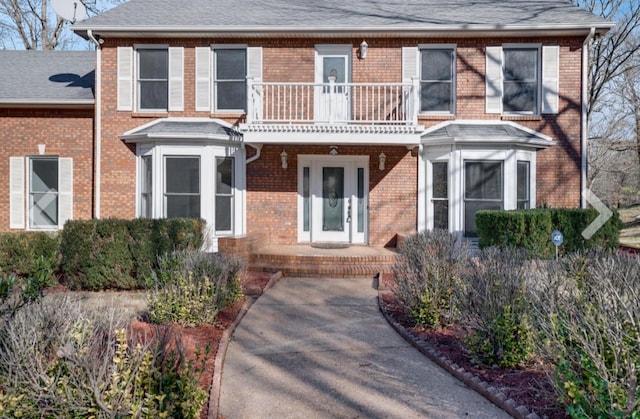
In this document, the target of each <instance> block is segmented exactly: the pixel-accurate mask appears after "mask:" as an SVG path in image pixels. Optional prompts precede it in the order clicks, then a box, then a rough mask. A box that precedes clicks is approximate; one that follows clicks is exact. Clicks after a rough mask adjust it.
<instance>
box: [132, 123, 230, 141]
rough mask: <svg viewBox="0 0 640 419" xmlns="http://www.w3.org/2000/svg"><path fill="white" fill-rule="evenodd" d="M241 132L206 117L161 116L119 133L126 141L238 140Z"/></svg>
mask: <svg viewBox="0 0 640 419" xmlns="http://www.w3.org/2000/svg"><path fill="white" fill-rule="evenodd" d="M241 136H242V135H241V134H240V132H238V131H237V130H236V129H235V128H233V127H232V126H229V125H228V124H226V123H223V122H222V121H219V120H216V119H208V118H161V119H156V120H155V121H153V122H151V123H148V124H145V125H143V126H141V127H138V128H135V129H133V130H131V131H128V132H126V133H125V134H123V135H121V136H120V138H121V139H122V140H124V141H127V142H132V143H135V142H138V141H145V140H155V141H161V140H176V139H183V140H190V141H196V140H220V141H239V140H240V139H241Z"/></svg>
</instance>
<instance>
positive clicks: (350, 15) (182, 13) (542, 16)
mask: <svg viewBox="0 0 640 419" xmlns="http://www.w3.org/2000/svg"><path fill="white" fill-rule="evenodd" d="M612 26H613V24H612V23H610V22H607V21H605V20H603V19H601V18H600V17H597V16H595V15H594V14H592V13H590V12H588V11H586V10H584V9H581V8H579V7H577V6H574V5H573V4H572V3H571V2H570V1H569V0H508V1H498V0H457V1H455V2H445V1H442V0H420V1H417V0H384V1H371V0H349V1H345V0H325V1H323V2H317V1H315V0H270V1H264V0H130V1H129V2H127V3H124V4H122V5H120V6H118V7H115V8H113V9H111V10H108V11H106V12H104V13H102V14H100V15H98V16H95V17H92V18H90V19H89V20H86V21H84V22H78V23H76V24H75V25H73V26H72V29H73V30H74V31H76V32H78V33H80V34H83V35H86V31H87V30H88V29H91V30H92V31H93V32H94V33H96V34H108V33H120V34H127V36H145V35H146V36H148V34H152V33H164V34H172V35H173V36H189V35H191V36H194V35H196V34H210V35H211V34H219V35H225V34H243V35H245V36H251V35H254V36H260V35H261V34H265V33H270V34H273V33H278V32H279V33H283V34H285V33H288V34H291V33H299V34H301V35H302V34H305V33H306V34H310V33H314V34H317V33H325V34H326V35H329V34H334V35H338V34H345V33H354V34H355V33H358V34H367V33H370V34H374V33H375V34H383V33H385V32H387V33H391V32H393V33H394V34H395V36H397V34H398V32H401V33H405V34H406V35H408V36H412V35H416V34H422V35H424V34H425V33H429V32H436V33H446V32H465V33H473V32H476V35H475V36H478V34H477V33H482V32H486V33H496V32H500V33H503V32H505V33H506V32H509V31H512V32H522V31H528V32H531V31H542V30H546V31H554V32H561V31H565V32H567V33H569V32H571V33H584V31H585V30H587V29H589V28H591V27H595V28H596V29H597V30H598V31H599V32H606V31H607V30H608V28H610V27H612Z"/></svg>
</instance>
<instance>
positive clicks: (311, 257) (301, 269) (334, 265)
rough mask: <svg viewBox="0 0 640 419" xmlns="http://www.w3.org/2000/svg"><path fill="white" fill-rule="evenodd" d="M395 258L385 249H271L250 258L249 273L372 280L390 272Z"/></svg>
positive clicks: (393, 252) (357, 247)
mask: <svg viewBox="0 0 640 419" xmlns="http://www.w3.org/2000/svg"><path fill="white" fill-rule="evenodd" d="M395 257H396V253H395V250H393V249H388V248H382V247H369V246H349V247H345V248H331V247H322V246H320V247H312V246H309V245H269V246H264V247H261V248H259V249H256V250H254V251H253V252H252V253H251V254H250V255H249V269H251V270H254V271H262V272H278V271H280V272H282V274H283V275H284V276H290V277H293V276H299V277H332V278H335V277H354V276H355V277H360V276H373V275H376V274H378V273H380V272H391V268H392V266H393V263H394V261H395Z"/></svg>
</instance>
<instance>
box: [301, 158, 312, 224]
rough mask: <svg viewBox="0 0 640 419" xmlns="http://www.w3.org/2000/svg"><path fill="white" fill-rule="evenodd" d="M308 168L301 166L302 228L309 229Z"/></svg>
mask: <svg viewBox="0 0 640 419" xmlns="http://www.w3.org/2000/svg"><path fill="white" fill-rule="evenodd" d="M309 205H310V198H309V168H308V167H303V168H302V220H303V221H302V230H303V231H309V223H310V215H311V214H310V207H309Z"/></svg>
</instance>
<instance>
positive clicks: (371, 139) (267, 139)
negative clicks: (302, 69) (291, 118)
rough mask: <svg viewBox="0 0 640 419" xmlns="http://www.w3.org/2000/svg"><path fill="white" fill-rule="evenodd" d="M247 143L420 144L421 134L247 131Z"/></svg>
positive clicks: (245, 136) (245, 138) (245, 135)
mask: <svg viewBox="0 0 640 419" xmlns="http://www.w3.org/2000/svg"><path fill="white" fill-rule="evenodd" d="M244 142H245V143H247V144H253V143H259V144H298V145H361V146H367V145H397V146H419V145H420V135H419V134H371V133H364V134H352V133H350V134H345V133H308V134H305V133H293V132H289V133H287V132H277V133H275V132H274V133H270V132H246V133H244Z"/></svg>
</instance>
